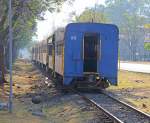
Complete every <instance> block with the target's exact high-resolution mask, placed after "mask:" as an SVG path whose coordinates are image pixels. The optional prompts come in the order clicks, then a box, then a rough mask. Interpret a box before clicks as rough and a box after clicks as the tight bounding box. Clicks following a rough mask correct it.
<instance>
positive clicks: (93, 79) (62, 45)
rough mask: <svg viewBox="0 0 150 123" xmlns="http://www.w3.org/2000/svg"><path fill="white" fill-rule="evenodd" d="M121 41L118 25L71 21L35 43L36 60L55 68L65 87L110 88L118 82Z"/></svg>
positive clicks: (49, 67)
mask: <svg viewBox="0 0 150 123" xmlns="http://www.w3.org/2000/svg"><path fill="white" fill-rule="evenodd" d="M118 41H119V30H118V28H117V26H115V25H112V24H101V23H71V24H68V25H67V26H66V28H59V29H58V30H56V31H55V32H54V34H53V35H52V36H50V37H49V38H48V39H46V41H43V42H42V43H43V44H42V43H40V44H37V45H35V46H34V47H33V49H32V59H33V61H34V62H36V63H38V64H40V65H42V66H44V67H45V68H48V69H51V70H52V71H53V73H55V75H56V77H58V78H61V80H62V84H63V85H64V86H76V87H77V86H94V87H95V86H96V87H100V88H106V87H108V85H109V84H111V85H117V71H118V69H117V68H118ZM44 42H45V43H44ZM45 48H46V49H45Z"/></svg>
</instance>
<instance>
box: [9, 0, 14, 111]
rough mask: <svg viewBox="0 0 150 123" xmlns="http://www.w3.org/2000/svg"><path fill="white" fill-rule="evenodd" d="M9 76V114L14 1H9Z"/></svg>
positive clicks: (11, 95) (11, 83) (10, 105)
mask: <svg viewBox="0 0 150 123" xmlns="http://www.w3.org/2000/svg"><path fill="white" fill-rule="evenodd" d="M8 14H9V74H10V93H9V104H8V108H9V112H10V113H11V112H12V99H13V92H12V85H13V82H12V44H13V37H12V0H9V13H8Z"/></svg>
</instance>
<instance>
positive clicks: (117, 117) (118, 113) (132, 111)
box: [76, 91, 150, 123]
mask: <svg viewBox="0 0 150 123" xmlns="http://www.w3.org/2000/svg"><path fill="white" fill-rule="evenodd" d="M76 92H77V91H76ZM77 93H78V94H79V95H80V96H81V97H82V98H83V99H84V100H86V101H88V102H90V103H91V104H92V105H94V106H96V107H97V108H98V109H100V110H102V111H103V112H104V113H105V114H106V115H107V116H108V117H109V118H110V119H112V121H113V122H114V123H150V115H148V114H146V113H143V112H141V111H139V110H137V109H136V108H134V107H132V106H130V105H128V104H126V103H124V102H122V101H120V100H118V99H117V98H114V97H113V96H111V95H109V94H108V93H107V92H106V91H101V93H97V94H95V93H81V92H77Z"/></svg>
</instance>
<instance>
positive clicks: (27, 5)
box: [0, 0, 66, 81]
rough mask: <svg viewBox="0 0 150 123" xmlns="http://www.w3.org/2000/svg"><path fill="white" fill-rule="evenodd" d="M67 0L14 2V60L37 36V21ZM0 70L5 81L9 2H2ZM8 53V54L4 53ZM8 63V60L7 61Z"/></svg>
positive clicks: (2, 0) (0, 8) (0, 5)
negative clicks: (20, 50)
mask: <svg viewBox="0 0 150 123" xmlns="http://www.w3.org/2000/svg"><path fill="white" fill-rule="evenodd" d="M64 1H66V0H13V3H12V9H13V15H12V27H13V38H14V39H13V56H14V57H13V58H15V57H16V54H17V52H18V51H19V49H20V48H22V47H25V46H26V45H27V44H28V43H29V42H31V40H32V36H33V35H35V32H36V25H37V20H44V13H45V12H46V11H50V12H52V11H54V10H55V9H56V8H57V7H59V6H60V5H61V4H62V3H63V2H64ZM0 12H1V14H0V70H1V71H2V77H1V79H0V80H2V81H5V78H4V73H5V70H4V68H5V63H8V62H5V61H4V60H5V58H6V56H8V52H7V51H8V43H9V42H8V28H9V26H8V16H7V15H8V0H1V1H0ZM4 51H6V52H4ZM6 61H7V59H6Z"/></svg>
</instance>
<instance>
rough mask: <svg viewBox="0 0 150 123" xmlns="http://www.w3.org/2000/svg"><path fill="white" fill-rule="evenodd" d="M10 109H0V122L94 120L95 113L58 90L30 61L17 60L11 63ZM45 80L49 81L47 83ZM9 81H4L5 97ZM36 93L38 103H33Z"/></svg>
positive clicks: (77, 122) (88, 122) (95, 122)
mask: <svg viewBox="0 0 150 123" xmlns="http://www.w3.org/2000/svg"><path fill="white" fill-rule="evenodd" d="M13 69H14V71H13V82H14V84H13V91H14V100H13V113H12V114H9V113H8V112H7V111H0V123H92V122H93V123H98V122H99V121H101V120H100V119H99V113H98V112H97V111H96V110H95V109H93V107H91V106H90V105H88V104H87V103H86V102H85V101H84V100H82V99H80V97H79V96H78V95H76V94H67V95H66V94H62V93H60V92H59V91H58V90H57V89H56V88H55V85H54V84H52V82H51V80H47V78H46V77H45V76H44V75H42V74H41V72H40V71H39V70H38V69H36V68H35V67H34V66H33V65H32V64H31V63H29V62H26V61H24V60H17V61H16V63H15V65H14V67H13ZM45 83H50V85H49V87H48V86H46V84H45ZM8 90H9V84H5V99H4V98H2V96H0V99H3V100H6V99H7V98H8ZM36 96H39V97H40V100H41V103H39V104H33V103H32V101H31V100H32V97H36Z"/></svg>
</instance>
